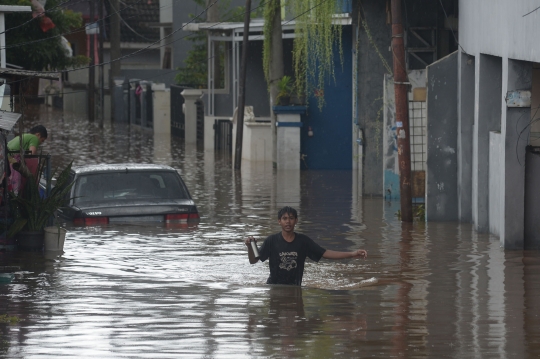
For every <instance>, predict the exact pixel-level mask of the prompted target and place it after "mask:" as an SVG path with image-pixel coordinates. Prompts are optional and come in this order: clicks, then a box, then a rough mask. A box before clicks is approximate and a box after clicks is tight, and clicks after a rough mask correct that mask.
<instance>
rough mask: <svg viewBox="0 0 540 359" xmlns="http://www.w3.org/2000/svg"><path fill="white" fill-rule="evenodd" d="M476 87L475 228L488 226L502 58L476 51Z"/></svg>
mask: <svg viewBox="0 0 540 359" xmlns="http://www.w3.org/2000/svg"><path fill="white" fill-rule="evenodd" d="M475 65H476V69H475V73H476V76H477V78H476V91H475V103H476V106H475V111H474V122H475V124H474V134H473V177H472V178H473V186H472V199H473V201H472V219H473V222H474V224H475V229H476V230H477V231H480V232H486V231H487V230H488V227H489V224H488V218H489V212H488V210H489V205H488V201H489V199H488V197H489V194H488V186H487V183H488V174H489V149H490V146H489V136H490V131H497V132H500V130H501V105H502V96H501V93H502V60H501V58H500V57H495V56H490V55H484V54H480V55H479V56H478V58H477V61H476V63H475Z"/></svg>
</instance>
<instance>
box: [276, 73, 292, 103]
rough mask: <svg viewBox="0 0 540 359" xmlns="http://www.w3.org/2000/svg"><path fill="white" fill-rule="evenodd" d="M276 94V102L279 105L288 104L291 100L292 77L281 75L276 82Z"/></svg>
mask: <svg viewBox="0 0 540 359" xmlns="http://www.w3.org/2000/svg"><path fill="white" fill-rule="evenodd" d="M278 90H279V92H278V95H277V98H276V100H277V102H278V103H279V105H280V106H289V104H290V102H291V94H292V78H291V77H290V76H287V75H285V76H283V77H282V78H281V80H279V82H278Z"/></svg>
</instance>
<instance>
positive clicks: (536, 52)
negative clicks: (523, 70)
mask: <svg viewBox="0 0 540 359" xmlns="http://www.w3.org/2000/svg"><path fill="white" fill-rule="evenodd" d="M538 6H540V3H539V2H538V1H537V0H459V41H460V44H461V46H462V47H463V49H464V50H465V52H467V53H469V54H472V55H475V54H478V53H484V54H490V55H495V56H500V57H509V58H511V59H517V60H525V61H532V62H540V46H536V41H537V40H538V38H540V26H538V24H539V23H540V9H538V10H536V11H535V12H533V13H531V14H530V15H527V16H523V15H525V14H527V13H528V12H530V11H532V10H534V9H536V8H537V7H538Z"/></svg>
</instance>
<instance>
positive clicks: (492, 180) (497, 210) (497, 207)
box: [488, 132, 504, 236]
mask: <svg viewBox="0 0 540 359" xmlns="http://www.w3.org/2000/svg"><path fill="white" fill-rule="evenodd" d="M503 149H504V143H503V137H502V136H501V133H500V132H490V133H489V173H488V174H489V186H488V191H489V232H490V233H493V234H495V235H497V236H500V235H501V233H502V223H503V222H502V221H501V218H502V215H503V212H504V211H503V207H502V206H503V197H504V195H503V181H502V179H503V178H502V176H500V173H501V172H504V168H503V163H502V153H503Z"/></svg>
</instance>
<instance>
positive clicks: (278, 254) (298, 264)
mask: <svg viewBox="0 0 540 359" xmlns="http://www.w3.org/2000/svg"><path fill="white" fill-rule="evenodd" d="M278 223H279V225H280V226H281V233H277V234H273V235H271V236H269V237H268V238H266V239H265V240H264V243H263V244H262V246H261V248H260V249H259V257H256V256H255V253H254V252H253V248H252V247H251V246H252V244H251V242H252V241H254V242H255V245H256V242H257V241H256V240H255V238H253V237H248V238H247V239H246V241H245V243H246V246H247V247H248V256H249V263H251V264H255V263H257V262H258V261H259V259H260V260H261V261H262V262H264V261H265V260H267V259H268V258H270V277H268V280H267V281H266V284H293V285H301V284H302V276H303V275H304V262H305V261H306V257H309V258H310V259H311V260H314V261H315V262H318V261H319V260H320V259H321V258H327V259H345V258H364V259H365V258H367V252H366V251H365V250H363V249H359V250H356V251H354V252H337V251H332V250H329V249H324V248H322V247H321V246H319V245H318V244H317V243H315V242H314V241H313V240H312V239H311V238H309V237H308V236H305V235H303V234H300V233H295V232H294V226H295V225H296V223H298V214H297V213H296V210H295V209H294V208H291V207H283V208H282V209H280V210H279V212H278Z"/></svg>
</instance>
